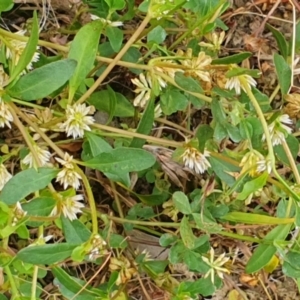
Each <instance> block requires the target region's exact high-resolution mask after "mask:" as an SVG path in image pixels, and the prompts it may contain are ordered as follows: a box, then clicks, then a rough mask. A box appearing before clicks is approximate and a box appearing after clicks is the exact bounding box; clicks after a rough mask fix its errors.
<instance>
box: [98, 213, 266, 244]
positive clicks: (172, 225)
mask: <svg viewBox="0 0 300 300" xmlns="http://www.w3.org/2000/svg"><path fill="white" fill-rule="evenodd" d="M98 215H99V217H100V218H101V216H102V214H101V213H100V212H98ZM105 218H108V219H110V220H112V221H114V222H117V223H120V224H124V223H130V224H134V225H142V226H157V227H169V228H179V227H180V223H175V222H172V223H170V222H147V221H139V220H129V219H122V218H118V217H113V216H109V215H105ZM191 227H192V228H197V226H196V225H191ZM198 229H199V228H198ZM217 234H218V235H223V236H228V237H232V238H235V239H238V240H242V241H249V242H253V243H262V240H260V239H257V238H253V237H250V236H244V235H240V234H236V233H232V232H227V231H220V232H218V233H217Z"/></svg>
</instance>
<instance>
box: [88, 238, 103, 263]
mask: <svg viewBox="0 0 300 300" xmlns="http://www.w3.org/2000/svg"><path fill="white" fill-rule="evenodd" d="M91 242H92V243H91V250H90V253H89V259H90V260H95V259H96V258H97V257H99V256H101V255H103V254H105V252H106V251H105V250H106V249H105V246H106V245H107V243H106V242H105V240H104V239H103V238H102V237H101V236H100V235H98V234H97V235H95V236H94V237H93V239H92V241H91Z"/></svg>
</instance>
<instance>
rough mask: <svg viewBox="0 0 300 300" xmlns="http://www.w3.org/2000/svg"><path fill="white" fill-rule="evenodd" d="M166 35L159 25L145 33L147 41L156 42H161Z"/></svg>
mask: <svg viewBox="0 0 300 300" xmlns="http://www.w3.org/2000/svg"><path fill="white" fill-rule="evenodd" d="M166 37H167V33H166V31H165V30H164V28H162V27H161V26H160V25H158V26H156V27H154V28H153V29H152V30H151V31H150V32H149V33H148V34H147V42H148V43H149V42H155V43H156V44H161V43H163V42H164V40H165V39H166Z"/></svg>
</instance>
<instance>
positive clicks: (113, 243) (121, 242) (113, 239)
mask: <svg viewBox="0 0 300 300" xmlns="http://www.w3.org/2000/svg"><path fill="white" fill-rule="evenodd" d="M109 246H110V247H112V248H118V249H125V248H127V247H128V243H127V241H126V239H125V238H124V237H123V236H122V235H119V234H115V233H112V234H111V235H110V237H109Z"/></svg>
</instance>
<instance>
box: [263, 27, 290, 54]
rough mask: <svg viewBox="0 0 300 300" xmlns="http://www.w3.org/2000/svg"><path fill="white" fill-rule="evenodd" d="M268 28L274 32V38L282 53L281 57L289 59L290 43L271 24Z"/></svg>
mask: <svg viewBox="0 0 300 300" xmlns="http://www.w3.org/2000/svg"><path fill="white" fill-rule="evenodd" d="M266 27H267V29H269V30H270V31H271V32H272V34H273V36H274V38H275V40H276V42H277V45H278V48H279V50H280V52H281V55H282V56H283V58H284V59H287V57H288V43H287V41H286V40H285V38H284V36H283V34H282V33H281V32H280V31H278V30H277V29H276V28H274V27H273V26H271V25H270V24H266Z"/></svg>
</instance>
